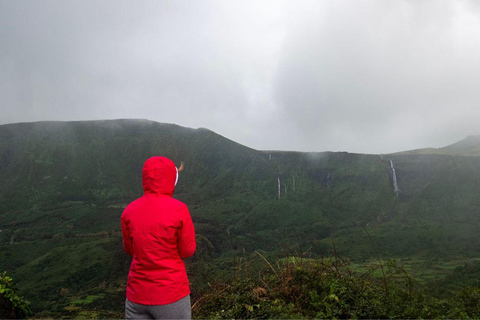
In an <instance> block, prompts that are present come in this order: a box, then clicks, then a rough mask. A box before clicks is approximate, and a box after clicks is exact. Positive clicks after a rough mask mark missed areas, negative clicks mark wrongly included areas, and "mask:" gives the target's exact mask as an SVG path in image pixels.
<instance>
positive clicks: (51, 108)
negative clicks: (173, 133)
mask: <svg viewBox="0 0 480 320" xmlns="http://www.w3.org/2000/svg"><path fill="white" fill-rule="evenodd" d="M117 118H143V119H150V120H154V121H159V122H167V123H176V124H178V125H181V126H187V127H193V128H198V127H205V128H209V129H211V130H213V131H215V132H217V133H219V134H221V135H223V136H225V137H227V138H229V139H232V140H234V141H237V142H239V143H242V144H244V145H247V146H249V147H252V148H255V149H261V150H272V149H276V150H298V151H327V150H328V151H349V152H359V153H389V152H396V151H403V150H409V149H415V148H423V147H442V146H445V145H448V144H451V143H454V142H456V141H458V140H460V139H463V138H464V137H465V136H467V135H480V1H476V0H472V1H440V0H432V1H421V0H412V1H396V0H389V1H385V0H372V1H370V0H365V1H363V0H350V1H341V0H331V1H328V0H317V1H306V0H305V1H293V0H291V1H281V0H274V1H258V0H255V1H245V0H241V1H227V0H219V1H179V0H171V1H167V0H158V1H157V0H156V1H146V0H143V1H133V0H132V1H119V0H114V1H106V0H105V1H85V0H81V1H80V0H77V1H68V0H58V1H47V0H37V1H33V0H32V1H21V0H0V124H5V123H15V122H25V121H28V122H30V121H41V120H95V119H117Z"/></svg>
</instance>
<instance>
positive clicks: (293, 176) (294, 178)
mask: <svg viewBox="0 0 480 320" xmlns="http://www.w3.org/2000/svg"><path fill="white" fill-rule="evenodd" d="M293 192H295V176H293Z"/></svg>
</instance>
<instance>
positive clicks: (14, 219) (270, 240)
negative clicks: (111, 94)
mask: <svg viewBox="0 0 480 320" xmlns="http://www.w3.org/2000/svg"><path fill="white" fill-rule="evenodd" d="M479 150H480V137H478V136H477V137H468V138H466V139H465V140H462V141H460V142H458V143H456V144H453V145H451V146H447V147H444V148H440V149H424V150H414V151H409V152H401V153H396V154H390V155H368V154H351V153H347V152H339V153H334V152H323V153H301V152H278V151H259V150H254V149H251V148H248V147H247V146H243V145H240V144H238V143H235V142H234V141H231V140H229V139H227V138H225V137H222V136H220V135H218V134H216V133H214V132H212V131H210V130H208V129H190V128H184V127H180V126H177V125H173V124H163V123H157V122H153V121H148V120H109V121H85V122H82V121H79V122H37V123H19V124H9V125H1V126H0V176H1V177H2V178H1V179H0V230H1V232H0V270H6V271H8V272H10V273H12V274H13V275H14V276H15V279H18V285H19V287H20V288H21V290H22V292H23V293H24V294H25V296H26V297H27V298H29V299H30V300H32V302H33V307H34V309H35V310H36V312H38V315H39V316H41V315H42V313H41V311H42V309H45V310H48V312H50V313H44V315H57V316H59V315H75V310H73V311H72V310H70V309H68V307H69V306H70V305H71V303H72V301H77V300H78V299H77V300H75V299H76V298H77V297H78V296H79V295H80V294H81V293H85V292H89V291H88V290H94V291H95V292H96V293H98V294H97V296H96V298H95V299H96V300H95V301H97V302H96V303H97V304H98V305H97V308H98V309H99V310H100V309H101V310H106V311H105V312H107V311H108V310H117V311H118V310H121V307H122V304H123V301H124V296H123V294H124V292H123V290H124V285H125V283H124V282H125V278H126V272H127V270H128V265H129V259H128V257H126V256H125V255H124V254H123V252H122V250H123V249H122V244H121V234H120V223H119V221H120V220H119V218H120V215H121V213H122V211H123V208H124V207H125V206H126V205H127V204H128V203H129V202H131V201H132V200H134V199H135V198H137V197H139V196H141V195H142V194H143V190H142V183H141V170H142V166H143V163H144V161H145V160H146V159H147V158H148V157H151V156H156V155H163V156H166V157H169V158H171V159H172V160H173V161H174V162H175V163H176V164H177V166H179V165H180V162H182V161H183V162H185V170H184V171H183V172H182V173H181V175H180V178H179V183H178V185H177V187H176V190H175V195H174V196H175V197H177V198H179V199H181V200H182V201H184V202H185V203H186V204H187V205H188V207H189V209H190V212H191V215H192V218H193V221H194V223H195V227H196V232H197V242H198V250H197V253H196V255H195V256H194V257H193V258H192V259H191V260H189V262H188V263H187V265H188V268H189V273H190V274H192V278H193V280H192V285H193V286H194V287H195V286H198V287H201V286H202V285H205V284H206V283H207V282H209V281H212V280H214V279H216V278H221V277H222V276H225V275H226V274H228V273H229V270H230V268H231V267H232V256H235V255H240V254H249V253H252V252H253V251H260V252H263V253H264V254H265V255H267V256H268V255H271V256H276V255H280V256H281V255H282V254H284V252H285V251H286V250H290V251H298V252H299V251H306V250H307V249H308V252H309V254H313V255H325V254H328V252H329V250H331V248H332V243H335V246H336V250H338V252H339V253H340V254H342V255H344V256H346V257H348V258H350V259H353V260H355V259H369V258H371V257H373V256H375V255H376V254H377V253H375V252H374V250H373V249H372V241H373V242H374V243H375V244H376V247H377V249H378V250H379V251H380V252H381V253H382V255H384V256H387V257H388V256H392V257H412V256H422V257H425V256H428V257H437V258H438V257H476V256H478V255H479V253H480V252H479V245H480V233H478V231H477V230H476V224H477V223H478V221H479V220H480V197H478V191H479V190H480V157H477V156H478V155H480V154H479V152H480V151H479ZM395 185H396V187H397V188H395ZM366 231H368V233H366ZM102 294H103V295H102ZM107 297H108V298H107ZM119 308H120V309H119ZM69 310H70V311H69ZM77 311H78V310H77ZM55 312H56V313H55ZM69 312H70V313H69Z"/></svg>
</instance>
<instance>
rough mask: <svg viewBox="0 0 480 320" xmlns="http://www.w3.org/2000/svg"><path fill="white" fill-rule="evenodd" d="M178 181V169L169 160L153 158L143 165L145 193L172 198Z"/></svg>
mask: <svg viewBox="0 0 480 320" xmlns="http://www.w3.org/2000/svg"><path fill="white" fill-rule="evenodd" d="M177 179H178V173H177V168H176V167H175V164H174V163H173V161H172V160H170V159H168V158H165V157H152V158H149V159H147V161H145V164H144V165H143V172H142V180H143V191H144V192H145V193H156V194H165V195H169V196H172V195H173V191H174V190H175V184H176V182H177Z"/></svg>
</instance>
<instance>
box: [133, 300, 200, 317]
mask: <svg viewBox="0 0 480 320" xmlns="http://www.w3.org/2000/svg"><path fill="white" fill-rule="evenodd" d="M191 318H192V311H191V307H190V296H189V295H188V296H186V297H185V298H182V299H180V300H178V301H175V302H173V303H169V304H164V305H154V306H148V305H143V304H136V303H133V302H131V301H129V300H128V299H126V300H125V319H127V320H130V319H191Z"/></svg>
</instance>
